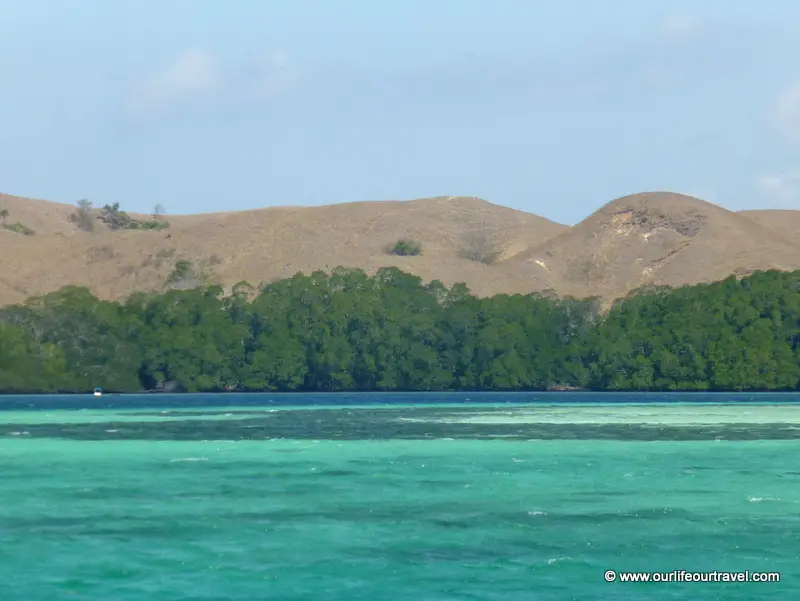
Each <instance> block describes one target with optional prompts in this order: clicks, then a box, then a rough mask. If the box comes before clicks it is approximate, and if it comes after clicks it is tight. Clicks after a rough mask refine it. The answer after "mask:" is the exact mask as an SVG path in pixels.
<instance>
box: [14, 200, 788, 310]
mask: <svg viewBox="0 0 800 601" xmlns="http://www.w3.org/2000/svg"><path fill="white" fill-rule="evenodd" d="M0 209H6V210H7V211H8V213H9V214H8V216H7V217H6V218H5V225H6V226H8V225H12V224H16V223H20V224H22V225H24V226H25V227H26V228H29V229H30V230H33V235H24V234H22V233H19V232H18V231H9V230H8V229H2V230H0V304H8V303H14V302H20V301H22V300H25V297H26V296H33V295H38V294H43V293H46V292H50V291H53V290H56V289H58V288H60V287H62V286H64V285H68V284H75V285H82V286H87V287H89V288H90V289H91V290H92V292H94V293H95V294H97V295H98V296H100V297H102V298H113V299H121V298H124V297H125V296H127V295H129V294H131V293H132V292H136V291H158V290H163V289H165V288H168V287H170V286H174V285H177V284H176V280H175V278H176V277H177V276H175V273H174V272H175V270H176V269H178V267H179V266H178V264H179V263H180V262H183V263H182V265H183V267H182V269H188V270H189V272H190V273H191V274H193V275H192V276H191V277H188V276H187V277H188V279H185V278H184V280H182V284H181V285H184V286H186V285H193V284H197V283H202V282H217V283H220V284H222V285H223V286H224V287H226V288H227V289H229V288H230V287H231V286H232V285H233V284H235V283H236V282H239V281H242V280H246V281H249V282H250V283H251V284H253V285H258V284H260V283H262V282H268V281H272V280H274V279H278V278H282V277H289V276H291V275H294V274H295V273H297V272H299V271H303V272H306V273H309V272H311V271H315V270H317V269H322V270H327V271H330V270H331V269H333V268H334V267H337V266H343V267H354V268H361V269H364V270H365V271H367V272H368V273H374V272H375V271H376V270H377V269H378V268H380V267H384V266H386V267H388V266H396V267H398V268H400V269H403V270H404V271H407V272H409V273H412V274H415V275H418V276H420V277H421V278H423V279H424V280H433V279H439V280H441V281H442V282H444V283H445V284H448V285H451V284H454V283H457V282H465V283H466V284H467V285H468V286H469V287H470V289H471V290H473V292H475V293H476V294H478V295H481V296H487V295H491V294H496V293H510V294H514V293H529V292H541V291H545V290H549V291H551V292H555V293H556V294H559V295H570V296H578V297H585V296H600V297H603V298H606V299H613V298H617V297H619V296H623V295H625V294H627V293H628V292H629V291H630V290H632V289H633V288H637V287H639V286H642V285H671V286H675V285H682V284H692V283H697V282H702V281H711V280H714V279H721V278H723V277H726V276H727V275H731V274H735V273H746V272H747V271H748V270H754V269H765V268H780V269H785V270H789V269H798V268H800V211H795V212H791V211H790V212H788V213H789V214H784V212H780V213H779V214H778V213H775V212H774V211H773V212H770V211H769V210H767V211H740V212H735V211H730V210H728V209H725V208H724V207H720V206H718V205H716V204H713V203H709V202H707V201H704V200H701V199H698V198H695V197H692V196H688V195H685V194H678V193H671V192H643V193H638V194H631V195H627V196H623V197H619V198H616V199H613V200H611V201H609V202H607V203H605V204H604V205H602V206H601V207H600V208H599V209H597V210H596V211H595V212H593V213H592V214H590V215H589V216H587V217H586V218H585V219H583V220H581V221H580V222H579V223H577V224H575V225H572V226H568V225H564V224H560V223H557V222H555V221H552V220H550V219H547V218H545V217H541V216H538V215H534V214H532V213H527V212H525V211H521V210H518V209H513V208H509V207H504V206H502V205H496V204H493V203H491V202H489V201H487V200H484V199H482V198H478V197H473V196H435V197H430V198H417V199H412V200H383V201H357V202H350V203H336V204H328V205H319V206H279V207H278V206H270V207H262V208H256V209H249V210H246V211H233V212H216V213H196V214H186V215H166V216H164V217H163V219H165V220H166V221H168V222H169V223H170V227H169V228H167V229H161V230H155V231H141V230H116V231H112V230H110V229H109V228H108V227H107V226H105V225H103V224H101V223H99V222H98V221H96V220H95V221H93V223H95V228H94V231H93V232H85V231H81V230H80V229H78V228H77V227H76V225H75V223H73V222H72V221H71V220H70V215H71V214H72V213H73V212H74V211H75V210H76V209H75V207H74V206H72V205H68V204H63V203H56V202H52V201H47V200H34V199H28V198H24V197H21V196H13V195H7V194H0ZM130 215H131V217H134V218H136V219H141V220H149V219H152V217H151V216H148V215H139V214H134V213H131V214H130ZM20 231H21V230H20ZM402 238H408V239H412V240H416V241H418V242H420V243H421V245H422V254H421V255H420V256H396V255H393V254H388V253H387V248H389V247H390V246H391V245H393V244H394V243H395V242H397V241H398V240H399V239H402ZM186 263H189V264H190V267H186ZM184 275H185V274H184Z"/></svg>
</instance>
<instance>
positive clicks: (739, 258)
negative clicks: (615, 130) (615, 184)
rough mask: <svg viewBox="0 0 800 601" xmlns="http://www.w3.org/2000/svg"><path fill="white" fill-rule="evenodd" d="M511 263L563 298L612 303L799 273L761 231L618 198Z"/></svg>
mask: <svg viewBox="0 0 800 601" xmlns="http://www.w3.org/2000/svg"><path fill="white" fill-rule="evenodd" d="M511 262H513V263H516V264H518V265H519V268H520V271H524V272H525V273H530V274H532V275H534V276H535V277H536V278H537V279H541V278H542V274H541V272H542V271H547V272H549V273H550V274H551V277H552V279H553V281H554V282H556V285H555V288H556V290H557V291H558V292H559V293H560V294H562V295H578V296H583V295H586V294H595V295H598V296H601V297H604V298H607V299H610V298H614V297H619V296H621V295H624V294H625V293H627V292H629V291H630V290H632V289H634V288H638V287H640V286H644V285H668V286H679V285H683V284H693V283H698V282H708V281H714V280H719V279H723V278H725V277H727V276H728V275H731V274H740V273H747V272H749V271H752V270H757V269H773V268H774V269H796V268H800V248H799V247H798V246H796V245H795V244H794V243H793V242H792V241H791V239H790V238H789V237H788V236H787V235H786V232H785V231H781V230H774V229H769V228H768V227H765V225H762V224H760V223H758V222H756V221H754V220H753V219H750V218H749V217H748V216H746V215H744V214H739V213H734V212H732V211H728V210H726V209H723V208H722V207H718V206H716V205H713V204H710V203H708V202H705V201H702V200H698V199H697V198H693V197H691V196H685V195H682V194H673V193H668V192H652V193H644V194H634V195H631V196H625V197H623V198H618V199H616V200H614V201H612V202H610V203H608V204H606V205H605V206H604V207H602V208H601V209H600V210H599V211H597V212H595V213H594V214H592V215H591V216H589V217H588V218H586V219H585V220H583V221H582V222H580V223H579V224H577V225H575V226H573V227H571V228H570V229H569V230H566V231H564V232H562V233H561V234H559V235H558V236H556V237H554V238H552V239H550V240H548V241H546V242H544V243H543V244H540V245H536V246H532V247H531V248H529V249H528V250H526V251H525V252H523V253H520V254H519V255H517V256H516V257H514V258H513V259H511Z"/></svg>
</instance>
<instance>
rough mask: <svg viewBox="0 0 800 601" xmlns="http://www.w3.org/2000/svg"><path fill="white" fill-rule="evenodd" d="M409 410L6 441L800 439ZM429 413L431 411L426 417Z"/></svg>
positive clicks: (5, 428) (14, 432)
mask: <svg viewBox="0 0 800 601" xmlns="http://www.w3.org/2000/svg"><path fill="white" fill-rule="evenodd" d="M409 411H415V412H416V413H418V414H420V415H421V414H423V413H424V414H425V415H427V416H428V418H431V419H433V418H436V417H437V415H438V413H439V412H440V410H437V409H436V408H433V409H426V408H421V409H419V408H416V409H403V410H392V409H378V410H373V409H359V410H346V411H345V410H335V409H334V410H330V409H315V410H307V411H279V412H276V413H274V414H271V415H270V416H269V417H268V418H259V417H250V418H245V419H225V420H218V421H214V420H179V419H175V420H166V421H157V422H139V423H136V422H134V423H132V422H103V423H64V424H57V423H56V424H54V423H30V424H20V423H16V424H0V437H18V436H19V433H20V432H26V433H27V434H26V435H25V437H26V438H63V439H71V440H103V441H106V440H172V441H241V440H273V439H293V440H341V441H346V440H392V439H395V440H430V439H441V438H450V439H454V440H455V439H461V440H476V439H492V438H494V439H497V440H504V439H505V440H624V441H647V442H649V441H659V440H671V441H705V440H739V441H747V440H800V429H798V428H795V427H793V426H792V425H789V424H785V423H774V424H762V423H758V424H747V423H737V424H709V425H694V426H663V427H658V428H653V427H651V426H650V425H648V424H569V423H558V424H539V423H528V424H502V423H500V424H498V423H480V424H475V423H448V422H415V421H405V420H402V419H399V418H400V417H407V416H408V412H409ZM425 412H427V413H425Z"/></svg>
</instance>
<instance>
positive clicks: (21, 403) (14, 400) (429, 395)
mask: <svg viewBox="0 0 800 601" xmlns="http://www.w3.org/2000/svg"><path fill="white" fill-rule="evenodd" d="M798 402H800V394H798V393H732V392H693V393H657V392H649V393H635V392H607V393H605V392H389V393H386V392H375V393H372V392H361V393H330V392H328V393H282V394H274V393H204V394H123V395H114V394H106V395H104V396H102V397H100V398H95V397H93V396H92V395H89V394H86V395H82V394H76V395H2V396H0V411H3V410H15V411H16V410H33V411H36V410H44V409H141V410H153V411H155V410H163V409H178V408H202V407H210V408H220V407H235V408H240V407H269V408H273V407H306V406H343V405H353V406H358V405H382V406H402V405H409V404H414V405H421V404H424V405H429V406H431V405H443V404H450V405H451V404H458V405H459V406H460V407H469V406H476V405H477V406H481V405H486V404H502V405H520V404H523V405H537V404H546V405H550V404H567V405H569V404H589V405H596V404H600V403H602V404H605V403H614V404H631V403H634V404H640V403H692V404H708V403H712V404H716V403H724V404H726V405H728V404H741V405H750V406H752V405H759V404H764V403H769V404H797V403H798Z"/></svg>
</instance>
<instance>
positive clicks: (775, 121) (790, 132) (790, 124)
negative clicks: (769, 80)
mask: <svg viewBox="0 0 800 601" xmlns="http://www.w3.org/2000/svg"><path fill="white" fill-rule="evenodd" d="M770 120H771V121H772V125H773V127H774V128H775V130H776V131H777V132H778V133H779V134H780V135H781V136H783V137H784V138H786V139H787V140H789V141H790V142H800V81H796V82H794V83H792V84H791V85H789V86H788V87H786V89H784V90H783V91H782V92H781V93H780V94H779V95H778V98H777V99H776V100H775V103H774V105H773V107H772V111H771V114H770Z"/></svg>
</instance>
